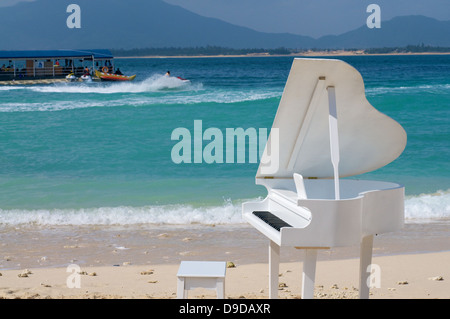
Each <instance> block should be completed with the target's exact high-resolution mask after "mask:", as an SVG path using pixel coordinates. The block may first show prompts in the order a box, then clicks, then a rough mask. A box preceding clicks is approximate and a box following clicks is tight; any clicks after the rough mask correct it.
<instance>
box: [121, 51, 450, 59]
mask: <svg viewBox="0 0 450 319" xmlns="http://www.w3.org/2000/svg"><path fill="white" fill-rule="evenodd" d="M449 54H450V52H390V53H366V52H364V50H329V51H313V50H309V51H305V52H298V53H291V54H269V53H267V52H261V53H248V54H226V55H225V54H224V55H143V56H117V57H115V58H116V59H151V58H161V59H162V58H183V59H186V58H245V57H249V58H251V57H254V58H257V57H334V56H377V55H379V56H383V55H449Z"/></svg>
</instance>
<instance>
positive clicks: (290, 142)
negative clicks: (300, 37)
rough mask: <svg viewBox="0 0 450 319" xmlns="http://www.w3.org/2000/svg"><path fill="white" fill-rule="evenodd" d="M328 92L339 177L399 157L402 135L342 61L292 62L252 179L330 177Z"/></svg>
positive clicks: (404, 142) (403, 139)
mask: <svg viewBox="0 0 450 319" xmlns="http://www.w3.org/2000/svg"><path fill="white" fill-rule="evenodd" d="M329 87H334V90H333V91H334V92H335V101H336V113H337V133H338V134H337V135H338V143H339V153H338V155H339V165H338V169H339V176H341V177H345V176H352V175H358V174H362V173H365V172H369V171H373V170H376V169H378V168H380V167H382V166H384V165H386V164H388V163H390V162H392V161H393V160H395V159H396V158H397V157H398V156H399V155H400V154H401V153H402V152H403V150H404V148H405V146H406V132H405V131H404V129H403V128H402V127H401V126H400V124H398V123H397V122H396V121H394V120H393V119H391V118H390V117H388V116H386V115H385V114H382V113H380V112H379V111H377V110H376V109H375V108H374V107H372V105H371V104H370V103H369V102H368V101H367V99H366V96H365V91H364V82H363V79H362V76H361V74H360V73H359V72H358V71H357V70H356V69H354V68H353V67H352V66H350V65H349V64H347V63H345V62H343V61H341V60H334V59H303V58H296V59H294V62H293V64H292V67H291V71H290V73H289V77H288V80H287V82H286V86H285V89H284V92H283V95H282V97H281V101H280V105H279V106H278V111H277V113H276V116H275V119H274V123H273V125H272V129H271V133H270V136H269V139H268V142H267V144H266V149H265V150H264V153H263V155H262V157H261V162H260V165H259V168H258V172H257V174H256V178H265V177H266V178H267V177H269V178H270V177H277V178H283V177H288V178H292V175H293V173H294V172H295V173H298V174H301V175H302V176H303V177H305V178H333V177H334V171H333V165H332V161H331V151H330V128H329V116H330V115H333V114H332V113H333V112H332V111H330V110H331V109H330V108H329V96H328V95H329V94H328V91H329V90H328V88H329ZM274 129H278V130H274ZM277 133H278V134H277ZM277 135H278V137H277ZM277 153H278V156H277Z"/></svg>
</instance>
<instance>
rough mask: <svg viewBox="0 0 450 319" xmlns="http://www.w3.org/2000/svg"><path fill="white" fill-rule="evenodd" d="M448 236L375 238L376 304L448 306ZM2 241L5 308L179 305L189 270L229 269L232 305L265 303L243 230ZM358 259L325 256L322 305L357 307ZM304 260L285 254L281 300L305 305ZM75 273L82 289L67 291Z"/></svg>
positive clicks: (264, 287)
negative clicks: (183, 266)
mask: <svg viewBox="0 0 450 319" xmlns="http://www.w3.org/2000/svg"><path fill="white" fill-rule="evenodd" d="M448 234H449V226H448V223H445V222H444V223H432V224H407V225H405V228H404V229H403V230H402V231H401V232H397V233H392V234H383V235H380V236H377V237H376V238H375V241H374V258H373V263H374V264H376V265H378V266H379V267H380V268H379V269H380V271H381V272H380V281H379V287H377V288H372V290H371V295H370V298H371V299H410V298H426V299H434V298H438V299H447V298H450V267H449V265H450V251H448ZM0 239H2V244H1V256H0V257H1V259H2V260H1V261H0V269H1V270H0V273H1V276H0V298H4V299H16V298H21V299H22V298H37V299H54V298H57V299H94V298H107V299H111V298H114V299H119V298H120V299H124V298H125V299H147V298H152V299H173V298H176V281H177V280H176V274H177V271H178V267H179V264H180V261H182V260H222V261H231V262H233V263H234V265H235V267H232V268H228V269H227V275H226V298H230V299H240V298H246V299H253V298H257V299H262V298H263V299H265V298H268V264H267V240H266V239H265V238H264V237H263V236H262V235H260V234H259V233H257V231H256V230H254V229H252V228H251V227H248V226H245V225H243V226H224V225H218V226H201V225H193V226H191V227H186V226H185V227H174V226H171V227H168V226H159V227H158V226H152V227H150V226H140V227H137V226H133V227H124V226H121V227H113V226H102V227H92V226H89V227H88V226H83V227H81V226H78V227H75V226H71V227H69V226H67V227H62V226H58V227H46V228H37V227H30V228H28V229H18V228H14V229H13V228H11V229H3V230H2V231H1V232H0ZM357 254H358V247H342V248H335V249H332V250H326V251H320V252H319V255H318V264H317V271H316V285H315V287H316V288H315V297H316V298H320V299H354V298H358V290H357V287H358V278H357V277H358V267H359V260H358V258H357ZM302 258H303V251H299V250H295V249H293V248H292V249H291V248H284V249H282V251H281V262H282V263H281V266H280V288H279V297H280V298H282V299H297V298H301V271H302ZM70 265H72V266H71V267H74V266H73V265H75V267H79V269H78V270H76V269H74V268H71V267H69V268H68V266H70ZM75 273H79V274H80V275H79V280H80V281H79V287H69V286H70V285H72V286H73V285H74V284H70V282H69V283H68V280H72V281H71V282H72V283H73V282H74V281H73V278H74V277H71V276H73V274H75ZM70 278H72V279H70ZM189 298H193V299H194V298H195V299H211V298H215V292H214V291H212V290H206V289H197V290H194V291H191V292H190V294H189Z"/></svg>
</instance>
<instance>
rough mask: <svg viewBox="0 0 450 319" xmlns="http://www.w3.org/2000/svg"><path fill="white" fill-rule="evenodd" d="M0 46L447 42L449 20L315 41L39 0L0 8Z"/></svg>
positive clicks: (140, 8) (151, 0) (154, 8)
mask: <svg viewBox="0 0 450 319" xmlns="http://www.w3.org/2000/svg"><path fill="white" fill-rule="evenodd" d="M71 3H76V4H78V5H79V6H80V8H81V28H79V29H76V28H74V29H69V28H68V27H67V25H66V20H67V18H68V17H69V15H70V13H67V12H66V9H67V7H68V5H69V4H71ZM0 16H1V19H0V35H1V39H0V50H31V49H78V48H108V49H134V48H162V47H196V46H221V47H229V48H265V49H272V48H278V47H286V48H293V49H311V48H316V49H350V48H351V49H364V48H377V47H392V46H396V47H397V46H406V45H410V44H412V45H417V44H424V45H431V46H444V47H445V46H446V47H448V46H450V21H438V20H435V19H432V18H427V17H424V16H403V17H396V18H394V19H392V20H390V21H383V22H382V24H381V29H369V28H368V27H367V26H365V25H364V26H361V27H360V28H358V29H356V30H353V31H350V32H346V33H344V34H341V35H337V36H324V37H321V38H319V39H314V38H311V37H308V36H300V35H294V34H289V33H265V32H258V31H255V30H252V29H249V28H245V27H240V26H236V25H233V24H230V23H227V22H224V21H222V20H219V19H213V18H207V17H203V16H200V15H198V14H195V13H192V12H190V11H188V10H186V9H183V8H181V7H179V6H174V5H170V4H168V3H166V2H163V1H161V0H145V1H142V0H127V1H124V0H76V1H74V0H58V1H55V0H37V1H34V2H22V3H19V4H18V5H15V6H12V7H4V8H0Z"/></svg>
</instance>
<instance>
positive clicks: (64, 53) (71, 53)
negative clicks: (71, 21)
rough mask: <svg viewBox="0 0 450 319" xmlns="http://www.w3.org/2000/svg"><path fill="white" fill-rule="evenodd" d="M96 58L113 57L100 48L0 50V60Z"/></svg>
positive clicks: (107, 51) (109, 52)
mask: <svg viewBox="0 0 450 319" xmlns="http://www.w3.org/2000/svg"><path fill="white" fill-rule="evenodd" d="M92 56H93V57H94V59H95V60H101V59H113V58H114V57H113V55H112V53H111V51H109V50H105V49H100V50H33V51H0V60H8V59H51V58H62V59H64V58H92Z"/></svg>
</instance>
